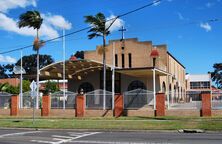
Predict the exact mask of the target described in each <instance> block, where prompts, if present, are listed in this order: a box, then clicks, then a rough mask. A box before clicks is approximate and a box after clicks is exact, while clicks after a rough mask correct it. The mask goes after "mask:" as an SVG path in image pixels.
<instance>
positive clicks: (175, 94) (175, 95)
mask: <svg viewBox="0 0 222 144" xmlns="http://www.w3.org/2000/svg"><path fill="white" fill-rule="evenodd" d="M173 89H174V97H173V101H174V102H176V101H177V88H176V85H174V88H173Z"/></svg>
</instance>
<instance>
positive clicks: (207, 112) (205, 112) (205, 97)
mask: <svg viewBox="0 0 222 144" xmlns="http://www.w3.org/2000/svg"><path fill="white" fill-rule="evenodd" d="M201 98H202V109H201V116H211V93H210V91H207V92H202V93H201Z"/></svg>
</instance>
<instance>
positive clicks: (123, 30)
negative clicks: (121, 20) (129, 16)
mask: <svg viewBox="0 0 222 144" xmlns="http://www.w3.org/2000/svg"><path fill="white" fill-rule="evenodd" d="M119 31H121V32H122V38H121V41H123V40H124V38H125V37H124V32H125V31H126V29H125V28H124V26H122V28H121V29H119Z"/></svg>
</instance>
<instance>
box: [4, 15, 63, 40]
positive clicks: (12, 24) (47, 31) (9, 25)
mask: <svg viewBox="0 0 222 144" xmlns="http://www.w3.org/2000/svg"><path fill="white" fill-rule="evenodd" d="M0 21H1V23H0V29H3V30H6V31H9V32H15V33H17V34H20V35H26V36H35V35H36V31H35V30H34V29H33V28H28V27H24V28H21V29H19V28H18V26H17V21H16V20H14V19H12V18H9V17H7V16H6V15H5V14H3V13H0ZM40 34H41V36H43V37H46V38H55V37H58V36H59V34H58V32H57V31H56V30H55V29H53V28H52V27H51V26H49V25H47V24H45V23H43V24H42V27H41V29H40Z"/></svg>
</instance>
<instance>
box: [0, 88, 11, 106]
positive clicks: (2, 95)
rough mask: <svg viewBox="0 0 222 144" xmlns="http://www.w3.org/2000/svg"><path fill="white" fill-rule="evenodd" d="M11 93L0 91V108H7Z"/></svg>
mask: <svg viewBox="0 0 222 144" xmlns="http://www.w3.org/2000/svg"><path fill="white" fill-rule="evenodd" d="M11 96H12V94H10V93H7V92H0V108H3V109H8V108H10V104H11Z"/></svg>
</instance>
